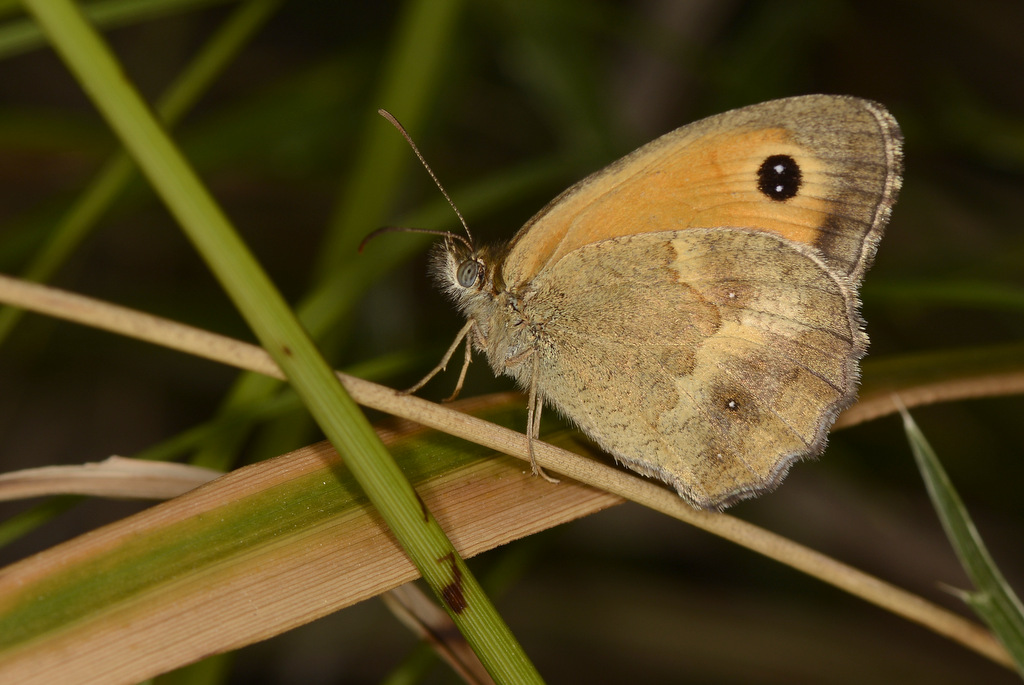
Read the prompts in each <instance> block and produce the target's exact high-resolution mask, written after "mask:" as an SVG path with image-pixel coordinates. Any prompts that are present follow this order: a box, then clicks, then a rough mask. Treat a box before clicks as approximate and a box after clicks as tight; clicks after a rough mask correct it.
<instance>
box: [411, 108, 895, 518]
mask: <svg viewBox="0 0 1024 685" xmlns="http://www.w3.org/2000/svg"><path fill="white" fill-rule="evenodd" d="M417 154H418V153H417ZM421 159H422V157H421ZM428 170H429V167H428ZM901 174H902V136H901V134H900V130H899V126H898V125H897V123H896V120H895V119H894V118H893V117H892V116H891V115H890V114H889V113H888V112H887V111H886V110H885V108H883V107H882V106H881V105H879V104H877V103H874V102H871V101H868V100H863V99H859V98H854V97H847V96H832V95H807V96H801V97H792V98H785V99H781V100H773V101H770V102H764V103H761V104H756V105H752V106H749V107H743V108H740V109H736V110H732V111H729V112H725V113H723V114H718V115H716V116H712V117H709V118H706V119H703V120H701V121H698V122H695V123H692V124H689V125H686V126H683V127H682V128H679V129H676V130H675V131H672V132H670V133H668V134H666V135H664V136H662V137H660V138H658V139H656V140H654V141H652V142H650V143H648V144H647V145H644V146H643V147H641V148H639V149H638V150H636V151H635V152H633V153H631V154H629V155H627V156H625V157H623V158H622V159H620V160H618V161H617V162H614V163H613V164H611V165H609V166H608V167H606V168H604V169H602V170H601V171H598V172H596V173H594V174H592V175H591V176H588V177H587V178H585V179H583V180H582V181H580V182H579V183H577V184H576V185H574V186H572V187H571V188H569V189H568V190H566V191H565V192H563V193H562V194H561V195H559V196H558V197H556V198H555V199H554V200H552V201H551V202H550V203H549V204H548V205H547V206H546V207H544V208H543V209H542V210H540V211H539V212H538V213H537V214H536V215H535V216H534V217H533V218H532V219H530V220H529V221H528V222H527V223H526V225H524V226H523V227H522V228H521V229H520V230H519V231H518V232H517V233H516V234H515V236H514V237H513V238H512V240H511V241H509V242H508V243H505V244H501V245H496V246H477V245H476V244H475V243H474V242H473V240H472V238H471V237H470V235H469V232H468V229H467V232H466V236H465V237H464V236H462V235H460V234H455V233H448V232H445V233H443V235H445V240H444V241H443V244H440V245H439V246H438V249H437V250H436V251H435V253H434V256H433V261H432V264H433V267H432V268H433V271H434V274H435V277H436V279H437V280H438V282H439V284H440V286H441V288H442V289H443V290H444V291H445V292H446V293H447V295H448V296H449V297H450V298H451V299H452V300H453V301H454V302H455V304H456V306H457V307H458V309H459V310H460V311H461V312H462V313H463V314H464V315H465V317H466V320H467V322H466V325H465V326H464V327H463V329H462V330H461V332H460V333H459V335H458V337H457V338H456V340H455V343H453V345H452V347H451V348H450V349H449V351H448V354H447V355H446V356H445V359H444V361H443V362H442V364H440V365H439V366H438V368H437V369H435V370H434V372H432V373H431V374H429V375H428V376H427V378H425V379H424V381H423V382H425V381H426V380H428V379H429V378H430V377H431V376H432V375H433V374H434V373H436V372H437V371H438V370H440V369H441V368H443V366H444V364H445V363H447V361H448V359H449V358H450V357H451V355H452V353H453V352H454V350H455V349H456V346H457V345H458V344H459V343H460V341H462V340H463V339H468V341H467V347H466V364H467V365H468V363H469V358H470V349H471V348H473V349H476V350H477V351H480V352H483V353H484V354H485V355H486V357H487V361H488V362H489V364H490V366H491V368H492V369H493V370H494V371H495V373H496V374H504V375H507V376H511V377H512V378H514V379H515V380H516V382H517V383H518V384H519V385H520V386H521V387H522V388H523V389H525V390H526V391H527V392H528V393H529V411H528V419H527V435H528V436H529V437H530V438H531V446H532V439H536V438H537V437H538V426H539V419H540V414H541V410H542V408H543V406H544V405H545V404H547V405H550V406H553V407H555V408H556V409H557V410H558V411H559V412H561V413H562V414H563V415H564V416H566V417H568V418H569V419H570V420H571V421H572V422H574V423H575V424H576V425H577V426H579V428H580V429H582V430H583V432H584V433H586V434H587V435H588V436H589V437H590V438H592V439H593V440H594V441H595V442H596V443H597V444H598V445H600V446H601V447H602V448H603V449H604V450H606V451H607V452H609V453H610V454H611V455H613V456H614V458H615V459H616V460H617V461H618V462H620V463H621V464H624V465H625V466H627V467H628V468H630V469H633V470H634V471H636V472H638V473H640V474H643V475H645V476H651V477H654V478H658V479H660V480H662V481H664V482H666V483H667V484H669V485H670V486H671V487H673V488H674V489H675V490H676V491H677V492H678V493H679V495H680V496H681V497H683V498H684V499H685V500H686V501H687V502H689V503H690V504H692V505H693V506H694V507H697V508H701V509H721V508H723V507H725V506H728V505H730V504H732V503H735V502H736V501H739V500H742V499H745V498H748V497H754V496H757V495H759V494H761V493H764V492H766V491H770V490H773V489H774V488H776V487H777V486H778V485H779V483H780V482H781V481H782V479H783V478H784V477H785V475H786V473H787V472H788V471H789V468H790V467H791V465H792V464H793V463H794V462H796V461H798V460H800V459H804V458H808V457H812V456H816V455H818V454H820V453H821V451H822V450H823V449H824V447H825V443H826V438H827V434H828V430H829V428H830V426H831V425H832V423H833V422H834V420H835V418H836V416H837V415H838V414H839V412H841V411H842V410H843V409H844V408H846V407H847V406H849V405H850V404H852V403H853V401H854V399H855V397H856V389H857V384H858V381H859V366H858V362H859V360H860V359H861V357H863V355H864V353H865V351H866V349H867V344H868V339H867V335H866V334H865V332H864V322H863V320H862V319H861V316H860V313H859V306H860V302H859V299H858V288H859V287H860V283H861V281H862V279H863V277H864V273H865V271H866V270H867V269H868V267H869V266H870V265H871V262H872V259H873V257H874V254H875V250H876V247H877V245H878V242H879V239H880V238H881V236H882V232H883V230H884V228H885V225H886V223H887V222H888V219H889V215H890V212H891V209H892V206H893V204H894V203H895V201H896V196H897V193H898V191H899V188H900V185H901V178H902V177H901ZM431 175H433V174H431ZM435 180H436V179H435ZM438 185H440V184H438ZM460 218H461V217H460ZM463 223H464V222H463ZM463 374H465V366H464V367H463ZM461 379H462V376H460V381H459V383H460V385H461ZM417 387H419V386H417ZM531 461H532V464H533V470H534V473H535V474H542V475H543V473H544V472H543V470H542V469H540V467H539V466H538V465H537V463H536V461H535V460H533V459H532V449H531Z"/></svg>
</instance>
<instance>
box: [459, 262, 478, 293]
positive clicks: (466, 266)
mask: <svg viewBox="0 0 1024 685" xmlns="http://www.w3.org/2000/svg"><path fill="white" fill-rule="evenodd" d="M479 277H480V265H479V264H477V262H476V260H475V259H467V260H466V261H464V262H462V264H459V270H458V271H456V272H455V278H456V280H457V281H458V282H459V285H461V286H462V287H463V288H469V287H471V286H472V285H473V284H474V283H476V280H477V278H479Z"/></svg>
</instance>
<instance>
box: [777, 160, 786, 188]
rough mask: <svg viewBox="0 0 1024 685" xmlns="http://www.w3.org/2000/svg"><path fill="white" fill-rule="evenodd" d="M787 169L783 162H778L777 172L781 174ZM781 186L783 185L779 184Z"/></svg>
mask: <svg viewBox="0 0 1024 685" xmlns="http://www.w3.org/2000/svg"><path fill="white" fill-rule="evenodd" d="M785 170H786V167H784V166H782V165H781V164H776V165H775V173H777V174H781V173H782V172H783V171H785ZM779 187H780V188H781V187H782V186H779Z"/></svg>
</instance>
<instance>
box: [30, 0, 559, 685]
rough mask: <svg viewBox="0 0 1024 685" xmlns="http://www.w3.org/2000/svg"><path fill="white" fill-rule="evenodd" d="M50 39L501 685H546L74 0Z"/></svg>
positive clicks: (42, 19)
mask: <svg viewBox="0 0 1024 685" xmlns="http://www.w3.org/2000/svg"><path fill="white" fill-rule="evenodd" d="M24 4H25V7H26V9H27V10H28V11H29V12H30V13H31V14H32V15H33V17H35V19H36V21H37V22H39V24H40V26H41V27H42V29H43V31H44V33H46V35H47V37H48V39H49V40H50V42H51V44H52V45H53V46H54V48H55V49H56V50H57V52H58V54H59V55H60V56H61V57H62V59H63V60H64V62H65V64H66V65H67V66H68V68H69V69H70V70H71V71H72V73H73V74H74V75H75V77H76V78H77V79H78V81H79V83H80V84H81V85H82V87H83V88H84V90H85V91H86V93H88V95H89V96H90V98H91V99H92V100H93V102H94V103H95V104H96V106H97V107H98V108H99V110H100V111H101V113H102V114H103V115H104V117H105V118H106V119H107V122H108V123H109V124H110V126H111V128H113V130H114V131H115V132H116V133H117V135H118V136H119V138H120V139H121V141H122V143H123V144H124V146H125V148H126V149H127V150H128V151H129V152H130V153H131V155H132V157H133V158H134V159H135V161H136V163H137V164H138V165H139V168H140V169H141V170H142V171H143V173H144V174H145V176H146V177H147V179H148V180H149V182H150V183H151V184H152V185H153V187H154V189H156V191H157V193H158V194H159V195H160V196H161V198H162V199H163V201H164V203H165V204H166V205H167V207H168V209H169V210H170V211H171V213H172V214H173V215H174V216H175V218H176V219H177V221H178V223H179V224H180V225H181V227H182V228H183V229H184V231H185V233H186V234H187V236H188V237H189V239H190V240H191V241H192V243H193V244H194V245H195V247H196V249H197V250H198V251H199V253H200V254H201V255H202V257H203V259H204V260H205V261H206V263H207V264H208V266H209V267H210V269H211V271H212V272H213V273H214V275H215V276H216V277H217V279H218V280H219V281H220V283H221V285H222V286H223V288H224V289H225V290H226V291H227V293H228V295H229V296H230V297H231V299H232V301H233V302H234V304H235V306H236V307H237V308H238V310H239V311H240V313H241V314H242V316H243V317H244V318H245V320H246V321H247V322H248V324H249V326H250V327H251V328H252V330H253V331H254V333H255V334H256V336H257V338H259V340H260V342H261V343H262V345H263V347H264V348H265V349H266V350H267V352H268V353H269V354H270V355H271V357H273V359H274V360H275V361H276V362H277V364H278V366H279V367H280V368H281V370H282V371H283V372H284V374H285V376H286V377H287V378H288V380H289V382H290V383H291V384H292V386H293V387H294V388H295V390H296V392H297V393H298V394H299V396H300V397H301V398H302V399H303V403H304V404H305V405H306V406H307V408H308V409H309V411H310V412H311V414H312V415H313V416H314V418H315V419H316V421H317V423H318V424H319V425H320V427H321V429H322V430H323V431H324V433H325V434H326V435H327V437H328V439H329V440H330V441H331V443H332V444H333V445H334V446H335V447H336V448H337V450H338V452H339V453H340V454H342V455H343V456H344V459H345V462H346V465H347V466H348V467H349V469H350V470H351V471H352V473H353V475H354V476H355V478H356V480H357V481H358V482H359V484H360V486H361V487H362V489H363V490H365V492H366V494H367V496H368V497H369V499H370V501H371V502H372V503H373V505H374V507H375V508H376V509H377V510H378V511H379V512H380V514H381V516H382V518H383V519H384V521H385V522H386V523H387V525H388V527H389V528H390V529H391V531H392V532H393V533H394V535H395V537H396V538H397V539H398V541H399V543H400V544H401V546H402V547H403V549H404V550H405V551H406V552H407V553H408V554H409V557H410V559H411V560H412V561H413V563H414V564H415V565H416V567H417V569H418V570H419V572H420V573H421V575H422V576H423V578H424V579H425V580H426V581H427V583H428V584H429V585H430V587H431V589H432V590H433V591H434V593H435V594H436V595H437V597H438V598H439V599H440V600H441V602H442V604H443V606H444V607H445V609H446V610H447V611H448V613H449V615H450V616H451V617H452V620H453V621H454V622H455V624H456V625H457V626H458V627H459V629H460V630H461V631H462V632H463V634H464V635H465V636H466V639H467V641H468V642H469V644H470V645H471V646H472V647H473V649H474V651H476V653H477V654H478V656H479V657H480V659H481V661H482V662H483V663H484V665H485V667H486V668H487V670H488V672H490V673H491V674H492V675H493V676H494V677H495V679H496V680H498V681H499V682H540V675H539V674H538V673H537V671H536V669H535V668H534V666H533V664H532V663H530V661H529V660H528V659H527V658H526V655H525V653H524V652H523V651H522V648H521V647H520V646H519V644H518V643H517V641H516V640H515V638H514V637H513V636H512V633H511V631H510V630H509V629H508V627H507V625H506V624H505V622H504V621H503V620H502V619H501V617H500V616H499V615H498V613H497V611H496V610H495V608H494V606H493V605H492V604H491V602H490V601H489V600H488V599H487V597H486V595H485V594H484V592H483V590H482V588H481V587H480V585H479V583H478V582H477V581H476V579H475V578H474V577H473V576H472V575H471V574H470V572H469V569H468V568H467V567H466V565H465V563H464V562H463V561H462V559H461V558H460V557H459V556H458V554H457V553H456V551H455V548H454V547H453V546H452V544H451V542H450V541H449V540H448V538H447V537H446V536H445V534H444V532H443V531H442V530H441V528H440V526H439V525H438V523H437V521H436V520H435V519H434V518H433V516H431V515H430V514H429V512H428V511H426V510H425V509H424V508H423V502H422V500H420V499H419V497H418V496H417V494H416V492H415V491H414V490H413V488H412V486H411V485H410V484H409V481H408V480H407V479H406V478H405V476H404V475H403V473H402V471H401V469H400V468H399V467H398V465H397V464H396V463H395V461H394V459H392V458H391V456H390V454H389V453H388V451H387V449H385V447H384V445H383V444H382V443H381V442H380V440H379V439H378V437H377V435H376V433H375V432H374V431H373V429H372V428H371V426H370V424H369V422H368V421H367V420H366V417H365V416H364V415H363V414H362V412H361V411H360V409H359V407H358V406H357V405H356V404H355V402H354V401H352V398H351V397H350V396H349V395H348V394H347V393H346V392H345V390H344V388H342V386H341V384H340V383H339V381H338V379H337V377H336V376H335V375H334V373H333V371H332V370H331V368H330V367H329V366H328V364H327V363H326V362H325V361H324V359H323V357H322V356H321V355H320V353H319V351H318V350H317V349H316V347H315V345H314V344H313V341H312V339H311V338H310V337H309V335H308V334H307V333H306V331H305V330H304V329H303V328H302V326H301V325H300V324H299V322H298V320H297V319H296V318H295V316H294V315H293V314H292V312H291V311H290V310H289V308H288V306H287V304H286V303H285V300H284V298H283V297H282V295H281V293H280V292H279V291H278V290H277V289H276V288H275V287H274V286H273V284H272V283H271V282H270V280H269V278H268V277H267V275H266V273H265V272H264V271H263V270H262V268H261V267H260V266H259V264H258V263H257V262H256V260H255V259H254V258H253V256H252V255H251V254H250V252H249V250H248V248H247V247H246V246H245V244H244V243H243V242H242V241H241V239H240V238H239V237H238V234H237V232H236V231H235V230H234V228H233V227H232V226H231V224H230V223H229V221H228V219H227V217H226V216H225V215H224V213H223V212H222V211H221V209H220V207H218V206H217V204H216V203H215V202H214V200H213V198H212V197H211V196H210V194H209V192H208V191H207V190H206V188H205V187H204V186H203V185H202V183H201V182H200V181H199V179H198V178H197V177H196V175H195V173H194V172H193V171H192V169H191V167H190V166H189V164H188V162H187V161H186V160H185V159H184V157H183V156H182V155H181V153H180V152H179V151H178V149H177V148H176V147H175V146H174V144H173V143H172V142H171V140H170V138H169V137H168V136H167V135H166V134H165V133H164V131H163V130H162V129H161V127H160V126H159V124H158V123H157V121H156V119H155V118H154V117H153V115H152V113H151V112H150V110H149V109H148V107H147V106H146V104H145V103H144V102H143V101H142V99H141V97H140V96H139V95H138V93H137V92H136V91H135V89H134V88H133V87H132V86H131V84H130V83H129V82H128V80H127V79H126V78H125V76H124V72H123V70H122V69H121V67H120V65H119V64H118V63H117V61H116V60H115V59H114V57H113V55H112V53H111V52H110V50H109V48H108V47H107V46H106V45H105V44H104V43H103V41H102V40H101V39H100V37H99V35H98V34H97V33H96V32H95V31H94V30H93V28H92V27H91V26H90V25H89V24H88V22H87V21H86V20H85V18H84V17H83V16H82V14H81V13H80V11H79V10H78V8H77V7H76V6H75V5H74V4H73V3H72V2H70V1H69V0H25V2H24Z"/></svg>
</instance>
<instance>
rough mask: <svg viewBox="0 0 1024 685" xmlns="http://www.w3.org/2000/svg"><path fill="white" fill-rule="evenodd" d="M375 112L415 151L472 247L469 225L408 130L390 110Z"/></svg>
mask: <svg viewBox="0 0 1024 685" xmlns="http://www.w3.org/2000/svg"><path fill="white" fill-rule="evenodd" d="M377 114H379V115H381V116H382V117H384V118H385V119H387V120H388V121H390V122H391V125H392V126H394V127H395V128H397V129H398V132H399V133H401V134H402V137H403V138H405V141H406V142H407V143H409V147H411V148H412V151H413V152H414V153H416V156H417V157H418V158H419V160H420V164H422V165H423V168H424V169H426V170H427V173H428V174H430V178H432V179H434V185H436V186H437V189H438V190H440V191H441V194H442V195H444V199H446V200H448V204H449V205H451V208H452V210H453V211H454V212H455V216H457V217H459V223H460V224H462V228H463V230H465V231H466V236H467V237H468V238H469V244H470V246H471V249H472V243H473V234H472V233H470V232H469V226H468V225H467V224H466V220H465V219H463V218H462V212H460V211H459V208H458V207H456V206H455V203H454V202H452V198H451V196H449V195H448V191H446V190H445V189H444V186H443V185H441V181H439V180H437V176H436V175H435V174H434V170H433V169H431V168H430V165H429V164H427V160H426V159H424V158H423V155H422V153H420V149H419V148H418V147H416V143H414V142H413V140H412V136H410V135H409V134H408V132H407V131H406V130H405V127H404V126H402V124H400V123H399V122H398V119H396V118H395V115H393V114H392V113H391V112H389V111H387V110H386V109H383V108H382V109H378V110H377ZM449 235H450V234H449Z"/></svg>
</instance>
